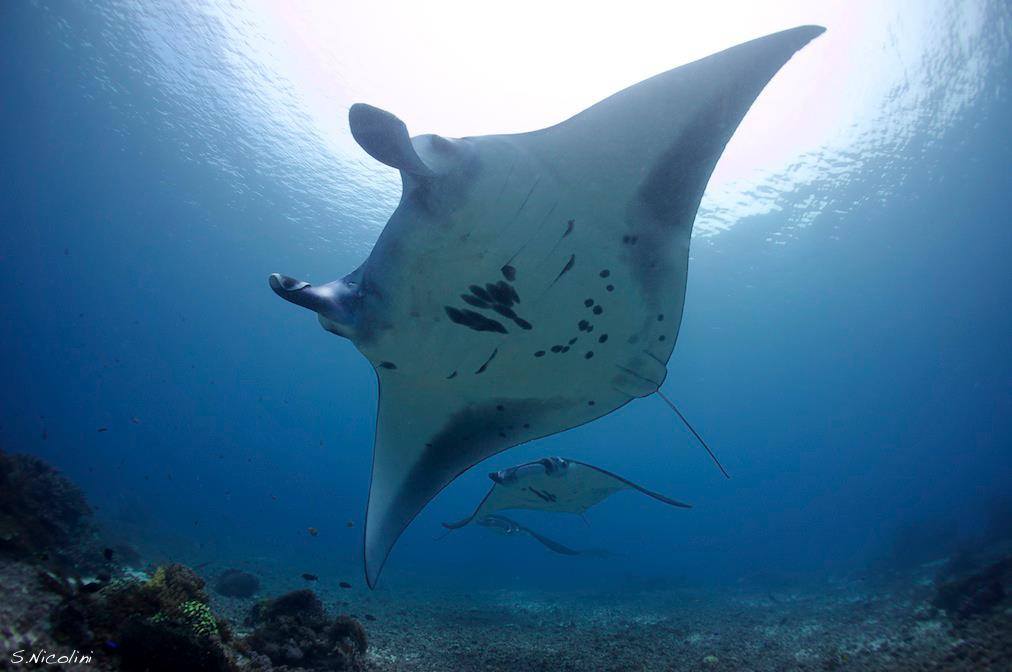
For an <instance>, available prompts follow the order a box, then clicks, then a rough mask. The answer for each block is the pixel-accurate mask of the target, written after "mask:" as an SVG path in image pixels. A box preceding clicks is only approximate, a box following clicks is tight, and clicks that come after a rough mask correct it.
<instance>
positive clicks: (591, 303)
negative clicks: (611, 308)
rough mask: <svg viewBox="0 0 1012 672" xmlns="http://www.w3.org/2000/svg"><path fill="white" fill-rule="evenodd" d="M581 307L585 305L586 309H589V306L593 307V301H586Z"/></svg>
mask: <svg viewBox="0 0 1012 672" xmlns="http://www.w3.org/2000/svg"><path fill="white" fill-rule="evenodd" d="M583 305H585V306H587V307H588V308H590V307H591V306H593V305H594V299H587V300H586V301H584V302H583Z"/></svg>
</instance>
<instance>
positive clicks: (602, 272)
mask: <svg viewBox="0 0 1012 672" xmlns="http://www.w3.org/2000/svg"><path fill="white" fill-rule="evenodd" d="M598 275H600V276H601V277H602V278H607V277H608V276H609V275H611V271H609V270H608V269H607V268H606V269H604V270H603V271H601V272H600V273H598Z"/></svg>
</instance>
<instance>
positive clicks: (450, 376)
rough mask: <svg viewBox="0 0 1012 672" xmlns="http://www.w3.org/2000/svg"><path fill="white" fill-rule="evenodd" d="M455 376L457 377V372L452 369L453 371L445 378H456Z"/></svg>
mask: <svg viewBox="0 0 1012 672" xmlns="http://www.w3.org/2000/svg"><path fill="white" fill-rule="evenodd" d="M456 377H457V372H456V371H454V372H453V373H451V374H450V375H448V376H447V377H446V379H447V380H450V379H452V378H456Z"/></svg>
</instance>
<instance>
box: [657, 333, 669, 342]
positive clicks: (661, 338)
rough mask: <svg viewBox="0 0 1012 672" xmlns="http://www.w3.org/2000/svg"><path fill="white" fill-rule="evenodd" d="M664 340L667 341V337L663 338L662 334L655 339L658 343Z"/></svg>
mask: <svg viewBox="0 0 1012 672" xmlns="http://www.w3.org/2000/svg"><path fill="white" fill-rule="evenodd" d="M665 339H667V336H665V335H664V334H661V335H660V336H658V337H657V340H658V341H663V340H665Z"/></svg>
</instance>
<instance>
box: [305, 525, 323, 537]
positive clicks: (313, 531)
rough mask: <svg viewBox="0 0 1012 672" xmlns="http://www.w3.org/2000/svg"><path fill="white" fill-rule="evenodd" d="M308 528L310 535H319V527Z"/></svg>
mask: <svg viewBox="0 0 1012 672" xmlns="http://www.w3.org/2000/svg"><path fill="white" fill-rule="evenodd" d="M307 529H308V530H309V536H311V537H315V536H316V535H318V534H319V533H320V531H319V530H318V529H316V528H315V527H310V528H307Z"/></svg>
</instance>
